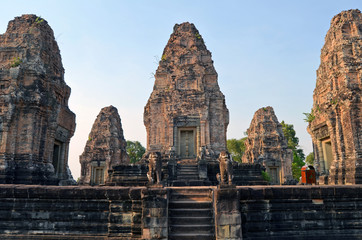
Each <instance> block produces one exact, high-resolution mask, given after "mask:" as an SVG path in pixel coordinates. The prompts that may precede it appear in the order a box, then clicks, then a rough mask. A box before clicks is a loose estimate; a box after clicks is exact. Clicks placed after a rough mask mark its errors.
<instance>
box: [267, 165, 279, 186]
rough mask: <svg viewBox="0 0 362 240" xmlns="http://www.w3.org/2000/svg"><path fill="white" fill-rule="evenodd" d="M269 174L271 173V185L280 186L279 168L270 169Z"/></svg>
mask: <svg viewBox="0 0 362 240" xmlns="http://www.w3.org/2000/svg"><path fill="white" fill-rule="evenodd" d="M269 173H270V183H271V184H280V181H279V171H278V168H276V167H271V168H269Z"/></svg>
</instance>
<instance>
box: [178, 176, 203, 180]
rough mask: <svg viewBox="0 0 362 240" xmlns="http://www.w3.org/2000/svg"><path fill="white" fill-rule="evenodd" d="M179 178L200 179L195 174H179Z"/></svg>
mask: <svg viewBox="0 0 362 240" xmlns="http://www.w3.org/2000/svg"><path fill="white" fill-rule="evenodd" d="M177 180H198V177H197V176H195V175H182V176H177Z"/></svg>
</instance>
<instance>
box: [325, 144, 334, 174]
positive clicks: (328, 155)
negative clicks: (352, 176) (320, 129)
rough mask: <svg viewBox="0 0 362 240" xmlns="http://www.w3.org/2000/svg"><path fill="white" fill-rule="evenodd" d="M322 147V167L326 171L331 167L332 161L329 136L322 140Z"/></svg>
mask: <svg viewBox="0 0 362 240" xmlns="http://www.w3.org/2000/svg"><path fill="white" fill-rule="evenodd" d="M322 149H323V158H324V168H325V171H326V172H327V173H328V171H329V168H330V167H331V165H332V162H333V153H332V143H331V139H330V138H328V139H326V140H324V141H322Z"/></svg>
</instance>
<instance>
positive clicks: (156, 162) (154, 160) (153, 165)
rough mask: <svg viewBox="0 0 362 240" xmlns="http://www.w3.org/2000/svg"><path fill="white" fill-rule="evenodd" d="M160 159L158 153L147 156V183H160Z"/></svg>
mask: <svg viewBox="0 0 362 240" xmlns="http://www.w3.org/2000/svg"><path fill="white" fill-rule="evenodd" d="M161 173H162V159H161V154H160V153H159V152H151V153H150V155H149V156H148V172H147V178H148V181H149V183H151V184H154V183H157V184H159V183H161Z"/></svg>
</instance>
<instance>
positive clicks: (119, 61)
mask: <svg viewBox="0 0 362 240" xmlns="http://www.w3.org/2000/svg"><path fill="white" fill-rule="evenodd" d="M356 8H358V9H360V10H361V9H362V1H360V0H344V1H333V0H328V1H327V0H326V1H316V0H314V1H308V0H304V1H290V0H289V1H270V0H269V1H210V0H209V1H206V0H205V1H201V0H192V1H188V0H185V1H181V0H179V1H170V0H169V1H157V0H154V1H149V0H144V1H141V0H140V1H131V0H129V1H120V0H119V1H106V0H102V1H95V0H93V1H92V0H87V1H82V0H77V1H75V0H61V1H57V0H53V1H37V0H32V1H29V0H23V1H20V0H2V1H1V10H0V33H4V32H5V31H6V26H7V23H8V21H10V20H12V19H13V18H14V17H16V16H20V15H22V14H28V13H33V14H36V15H38V16H41V17H42V18H44V19H46V20H47V21H48V23H49V24H50V26H51V27H52V29H53V31H54V35H55V37H56V40H57V42H58V45H59V48H60V50H61V55H62V59H63V65H64V68H65V81H66V82H67V84H68V85H69V86H70V87H71V88H72V94H71V97H70V101H69V105H70V109H71V110H72V111H73V112H74V113H75V114H76V115H77V120H76V122H77V129H76V132H75V135H74V137H73V138H72V140H71V145H70V157H69V165H70V167H71V170H72V173H73V176H74V178H75V179H77V178H78V177H79V175H80V166H79V155H80V154H81V153H82V152H83V149H84V146H85V143H86V141H87V138H88V134H89V132H90V130H91V127H92V124H93V122H94V120H95V118H96V116H97V114H98V113H99V111H100V109H101V108H102V107H105V106H109V105H113V106H115V107H117V108H118V111H119V114H120V116H121V119H122V125H123V130H124V135H125V138H126V139H128V140H139V141H141V142H142V143H143V145H145V139H146V131H145V128H144V125H143V108H144V106H145V104H146V102H147V99H148V97H149V95H150V93H151V91H152V88H153V81H154V79H152V78H151V74H152V73H153V72H155V70H156V68H157V60H156V59H157V58H160V56H161V55H162V51H163V48H164V47H165V45H166V43H167V41H168V38H169V36H170V34H171V33H172V29H173V26H174V24H175V23H182V22H186V21H188V22H192V23H194V24H195V26H196V28H197V29H198V30H199V31H200V34H201V35H202V36H203V38H204V40H205V42H206V46H207V48H208V49H209V50H210V51H211V52H212V58H213V60H214V64H215V68H216V71H217V72H218V75H219V85H220V88H221V91H222V92H223V93H224V95H225V98H226V104H227V107H228V108H229V111H230V124H229V128H228V138H242V137H244V132H245V131H246V129H247V128H248V127H249V125H250V122H251V119H252V117H253V115H254V112H255V111H256V110H258V109H259V108H261V107H265V106H272V107H273V108H274V111H275V113H276V115H277V117H278V119H279V121H280V122H281V121H282V120H284V121H286V122H287V123H290V124H293V125H294V127H295V130H296V132H297V137H299V139H300V146H301V147H302V148H303V149H304V151H305V153H306V154H308V153H309V152H311V151H312V143H311V139H310V136H309V134H308V133H307V131H306V127H307V124H306V123H305V122H304V120H303V118H304V115H303V114H302V113H303V112H309V111H310V109H311V107H312V101H313V99H312V95H313V90H314V87H315V82H316V70H317V68H318V66H319V62H320V60H319V55H320V49H321V48H322V46H323V44H324V37H325V34H326V33H327V31H328V29H329V25H330V20H331V19H332V17H333V16H334V15H336V14H338V13H339V12H341V11H343V10H348V9H356Z"/></svg>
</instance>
